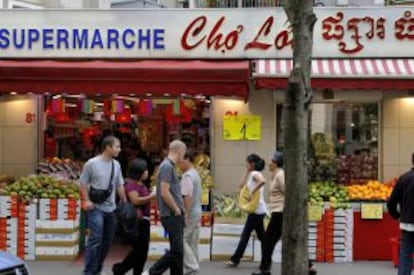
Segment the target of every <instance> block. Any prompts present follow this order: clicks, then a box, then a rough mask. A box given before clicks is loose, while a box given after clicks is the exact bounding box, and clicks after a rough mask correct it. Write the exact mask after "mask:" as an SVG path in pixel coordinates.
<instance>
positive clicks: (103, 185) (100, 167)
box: [79, 156, 124, 212]
mask: <svg viewBox="0 0 414 275" xmlns="http://www.w3.org/2000/svg"><path fill="white" fill-rule="evenodd" d="M112 161H113V162H114V175H113V178H112V185H113V190H112V193H111V195H110V196H109V197H108V199H107V200H106V201H104V202H103V203H101V204H95V207H96V208H98V209H100V210H102V211H104V212H113V211H114V210H115V209H116V204H115V194H116V188H117V187H118V186H120V185H123V184H124V179H123V177H122V171H121V165H120V164H119V162H118V161H117V160H112ZM111 171H112V164H111V161H108V160H104V159H103V158H102V156H96V157H94V158H91V159H90V160H88V161H87V162H86V163H85V165H84V167H83V170H82V174H81V176H80V178H79V182H80V184H83V185H87V186H92V187H93V188H95V189H101V190H106V189H108V187H109V180H110V178H111Z"/></svg>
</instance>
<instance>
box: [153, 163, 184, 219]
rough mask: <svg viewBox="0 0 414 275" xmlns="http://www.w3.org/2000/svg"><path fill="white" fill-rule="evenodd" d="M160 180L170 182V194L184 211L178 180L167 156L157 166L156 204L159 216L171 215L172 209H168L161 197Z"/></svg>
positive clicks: (172, 164) (172, 213)
mask: <svg viewBox="0 0 414 275" xmlns="http://www.w3.org/2000/svg"><path fill="white" fill-rule="evenodd" d="M161 182H166V183H169V184H170V193H171V196H172V197H173V199H174V201H175V203H176V204H177V206H178V207H179V208H180V209H181V211H183V212H184V201H183V197H182V196H181V187H180V182H179V180H178V177H177V173H176V172H175V165H174V163H173V162H172V161H171V160H170V159H169V158H166V159H164V160H163V162H161V164H160V167H159V172H158V178H157V204H158V209H159V211H160V215H161V217H166V216H173V215H174V210H173V209H170V207H169V206H168V205H167V204H166V203H165V202H164V200H163V198H162V197H161Z"/></svg>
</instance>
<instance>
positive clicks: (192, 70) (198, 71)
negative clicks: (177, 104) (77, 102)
mask: <svg viewBox="0 0 414 275" xmlns="http://www.w3.org/2000/svg"><path fill="white" fill-rule="evenodd" d="M249 77H250V71H249V63H248V61H225V62H224V61H200V60H195V61H184V60H183V61H178V60H177V61H175V60H174V61H171V60H153V61H147V60H146V61H107V60H105V61H103V60H95V61H56V60H36V61H33V60H30V61H27V60H18V61H17V60H0V92H11V91H15V92H23V93H27V92H33V93H44V92H50V93H62V92H66V93H85V94H95V93H118V94H122V93H128V94H129V93H136V94H139V93H144V94H145V93H152V94H153V95H162V94H164V93H169V94H171V95H179V94H181V93H186V94H191V95H196V94H204V95H235V96H241V97H247V94H248V90H249Z"/></svg>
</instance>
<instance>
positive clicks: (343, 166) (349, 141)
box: [277, 103, 378, 184]
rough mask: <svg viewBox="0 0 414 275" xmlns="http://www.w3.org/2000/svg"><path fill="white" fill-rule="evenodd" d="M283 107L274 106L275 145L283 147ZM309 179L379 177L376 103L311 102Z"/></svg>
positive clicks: (345, 181) (358, 180) (346, 181)
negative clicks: (275, 122) (275, 114)
mask: <svg viewBox="0 0 414 275" xmlns="http://www.w3.org/2000/svg"><path fill="white" fill-rule="evenodd" d="M282 118H283V108H282V104H278V105H277V146H278V148H279V149H280V150H283V147H284V144H283V120H282ZM310 125H311V131H310V135H311V138H310V142H309V150H308V152H309V163H310V167H309V179H310V180H311V181H335V182H338V183H343V184H351V183H361V182H365V181H367V180H370V179H374V180H375V179H378V104H377V103H358V104H351V103H314V104H313V105H312V113H311V121H310Z"/></svg>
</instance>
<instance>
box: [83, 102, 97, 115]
mask: <svg viewBox="0 0 414 275" xmlns="http://www.w3.org/2000/svg"><path fill="white" fill-rule="evenodd" d="M94 107H95V101H94V100H92V99H84V100H83V101H82V113H85V114H92V113H93V110H94Z"/></svg>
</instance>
